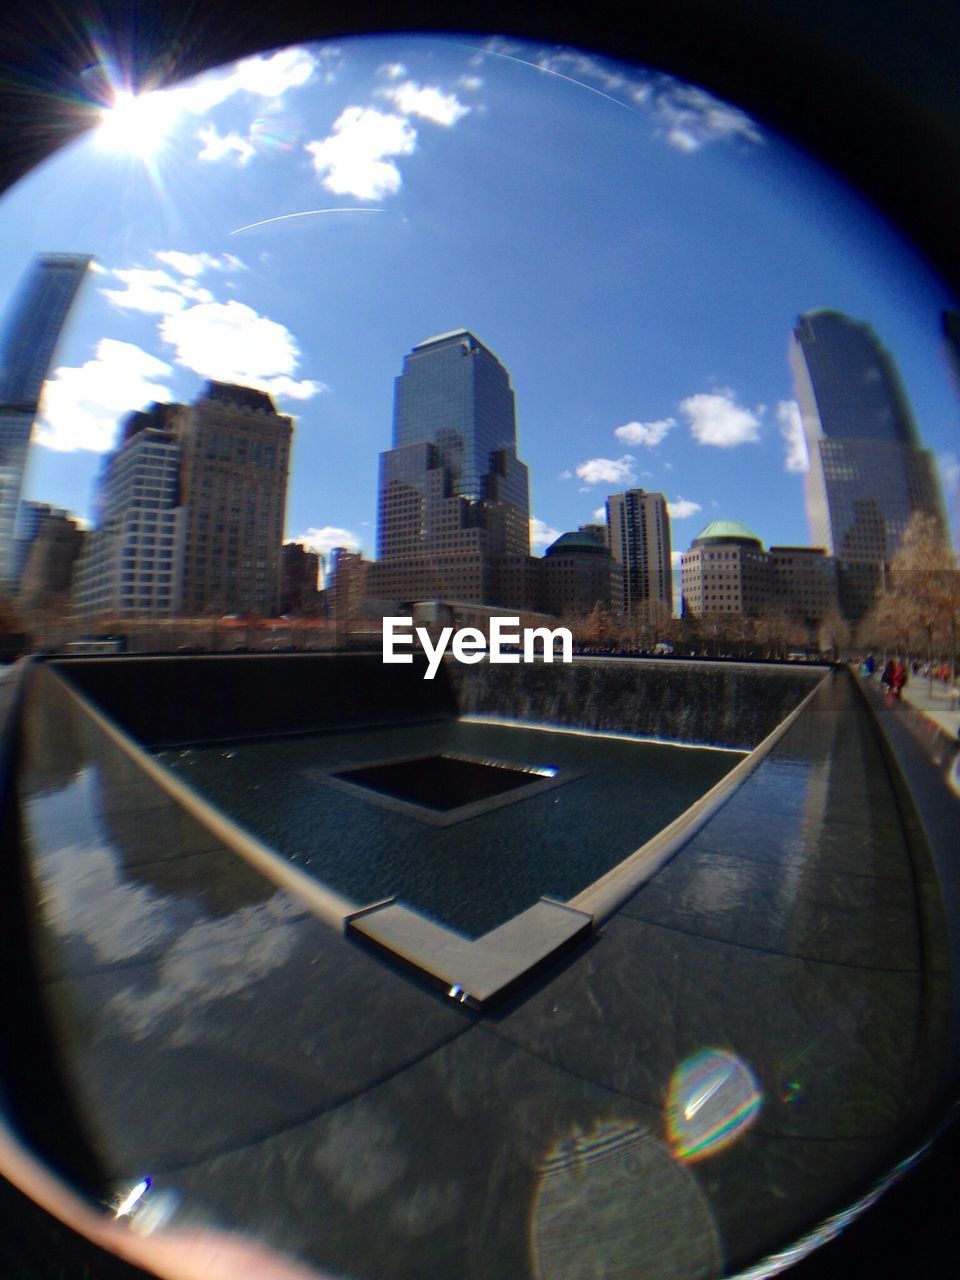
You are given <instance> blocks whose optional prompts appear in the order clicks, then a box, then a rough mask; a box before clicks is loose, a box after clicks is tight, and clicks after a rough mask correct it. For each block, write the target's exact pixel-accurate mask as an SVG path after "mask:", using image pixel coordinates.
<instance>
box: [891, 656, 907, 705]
mask: <svg viewBox="0 0 960 1280" xmlns="http://www.w3.org/2000/svg"><path fill="white" fill-rule="evenodd" d="M909 679H910V675H909V668H908V667H907V664H906V663H905V662H901V661H900V659H899V658H897V659H896V661H895V662H894V664H893V671H892V673H891V678H890V688H891V689H892V690H893V694H894V696H895V697H896V699H897V700H898V701H899V700H900V699H901V698H902V697H903V691H904V689H905V688H906V687H907V681H908V680H909Z"/></svg>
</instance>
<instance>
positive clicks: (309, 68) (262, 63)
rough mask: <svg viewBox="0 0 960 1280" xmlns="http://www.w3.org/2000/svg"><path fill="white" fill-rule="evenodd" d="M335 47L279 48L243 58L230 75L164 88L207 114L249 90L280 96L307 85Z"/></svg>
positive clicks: (194, 111)
mask: <svg viewBox="0 0 960 1280" xmlns="http://www.w3.org/2000/svg"><path fill="white" fill-rule="evenodd" d="M331 53H335V51H329V50H317V51H315V52H311V51H309V50H307V49H303V48H293V49H280V50H278V51H277V52H276V53H272V54H266V55H263V54H260V55H257V56H256V57H253V58H244V59H242V60H241V61H240V62H238V63H237V64H236V66H234V67H233V68H232V70H231V71H230V72H229V73H228V74H227V75H222V76H201V77H200V78H199V79H197V80H195V81H192V82H190V83H188V84H185V85H180V86H178V87H177V88H176V89H168V90H164V93H165V94H166V95H169V96H170V97H172V98H173V99H174V100H175V102H176V104H177V105H178V106H179V107H181V108H182V109H183V110H185V111H189V112H190V113H191V114H192V115H206V113H207V112H208V111H211V110H212V109H213V108H214V107H217V106H219V105H220V104H221V103H222V102H226V100H227V99H228V98H232V97H233V95H234V94H236V93H241V92H246V93H251V94H255V95H256V96H258V97H262V98H272V99H276V98H279V97H280V96H281V95H282V94H284V93H286V92H287V91H288V90H289V89H298V88H300V87H301V86H302V85H305V84H306V83H307V81H308V80H309V79H310V78H311V77H312V76H313V74H314V72H315V71H316V70H317V68H318V67H319V66H320V65H321V63H326V62H329V61H330V58H329V56H328V55H329V54H331Z"/></svg>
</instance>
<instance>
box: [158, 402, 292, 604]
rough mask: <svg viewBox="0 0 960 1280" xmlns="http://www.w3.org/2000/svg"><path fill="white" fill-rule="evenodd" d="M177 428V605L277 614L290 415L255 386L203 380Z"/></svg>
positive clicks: (279, 594) (279, 592)
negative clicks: (180, 521) (180, 551)
mask: <svg viewBox="0 0 960 1280" xmlns="http://www.w3.org/2000/svg"><path fill="white" fill-rule="evenodd" d="M179 434H180V442H181V449H182V472H181V500H182V503H183V506H184V508H185V512H184V556H183V595H182V600H183V612H184V613H185V614H186V615H188V616H198V615H202V614H204V613H214V614H227V613H238V614H254V615H258V616H261V617H269V616H270V615H272V614H277V613H279V611H280V596H281V570H280V556H281V546H282V544H283V522H284V515H285V511H286V502H287V477H288V474H289V465H290V440H291V437H292V435H293V419H292V418H288V417H286V416H285V415H284V414H281V413H277V411H276V409H275V408H274V406H273V401H272V400H271V399H270V397H269V396H268V395H267V394H266V393H265V392H263V391H255V390H253V389H252V388H250V387H238V386H233V385H232V384H229V383H224V382H208V383H207V384H206V386H205V387H204V389H203V391H202V392H201V394H200V396H199V398H198V399H197V401H196V402H195V404H194V405H192V406H191V408H190V411H189V412H188V413H187V414H186V415H185V416H184V418H183V421H182V424H181V426H180V431H179Z"/></svg>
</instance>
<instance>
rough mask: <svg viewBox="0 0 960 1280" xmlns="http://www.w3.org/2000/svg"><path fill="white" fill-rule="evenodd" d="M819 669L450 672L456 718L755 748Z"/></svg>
mask: <svg viewBox="0 0 960 1280" xmlns="http://www.w3.org/2000/svg"><path fill="white" fill-rule="evenodd" d="M823 675H824V668H823V667H800V666H792V667H774V666H759V665H757V666H751V665H748V664H741V663H720V662H670V661H662V660H659V659H648V660H646V661H645V660H643V659H635V660H629V661H621V660H611V659H607V658H598V659H594V660H592V661H591V660H588V659H586V660H585V659H578V660H577V661H575V662H574V663H572V664H570V665H561V664H559V663H553V664H551V665H549V666H548V665H545V664H544V665H537V666H524V665H519V666H506V665H504V666H497V667H491V666H490V665H489V664H487V663H482V664H478V665H477V666H463V665H461V664H459V663H450V664H449V679H450V681H451V683H452V685H453V688H454V690H455V692H456V697H457V702H458V704H459V707H460V711H461V713H467V712H472V713H476V714H481V715H494V716H507V717H512V718H516V719H519V720H532V721H535V722H539V723H547V724H556V725H569V726H576V727H578V728H582V729H601V730H607V731H615V732H621V733H636V734H641V735H649V736H651V737H657V738H668V739H673V740H674V741H678V742H703V743H710V744H711V745H713V746H724V747H755V746H756V745H757V743H759V742H762V741H763V739H764V738H765V737H766V736H767V734H768V733H770V732H771V731H772V730H773V729H775V728H776V726H777V725H778V724H779V723H780V721H781V720H783V719H784V717H785V716H787V715H788V714H789V713H790V712H791V711H792V710H793V708H794V707H795V706H797V704H798V703H799V702H800V701H801V699H802V698H803V697H804V696H805V695H806V694H807V693H809V692H810V690H811V689H812V688H813V687H814V685H815V684H816V683H817V682H818V681H819V680H821V679H822V678H823Z"/></svg>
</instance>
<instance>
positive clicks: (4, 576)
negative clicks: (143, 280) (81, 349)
mask: <svg viewBox="0 0 960 1280" xmlns="http://www.w3.org/2000/svg"><path fill="white" fill-rule="evenodd" d="M90 262H91V259H90V258H89V257H83V256H80V255H76V254H44V255H43V256H41V257H39V258H37V259H36V261H35V262H34V263H33V266H32V267H31V268H30V271H29V272H28V273H27V275H26V277H25V279H24V281H23V283H22V285H21V287H20V292H19V294H18V296H17V297H16V298H15V300H14V303H13V307H12V310H11V312H10V315H9V318H8V321H7V324H6V327H5V328H4V330H3V333H2V336H0V586H5V587H7V588H9V587H10V586H11V585H12V580H13V577H14V571H15V549H14V535H15V532H16V522H17V512H18V510H19V506H20V495H21V491H22V489H23V477H24V472H25V470H26V465H27V451H28V449H29V447H30V434H31V432H32V430H33V423H34V420H35V418H36V416H37V407H38V405H39V402H40V392H41V391H42V389H43V384H44V382H45V381H46V378H47V375H48V373H49V371H50V366H51V365H52V363H53V357H54V353H55V351H56V346H57V342H58V340H59V338H60V333H61V330H62V329H63V326H64V323H65V321H66V318H67V314H68V313H69V311H70V308H71V306H72V305H73V301H74V299H75V298H76V296H77V290H78V289H79V288H80V285H81V283H82V281H83V278H84V276H85V275H86V273H87V269H88V267H89V266H90Z"/></svg>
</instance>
